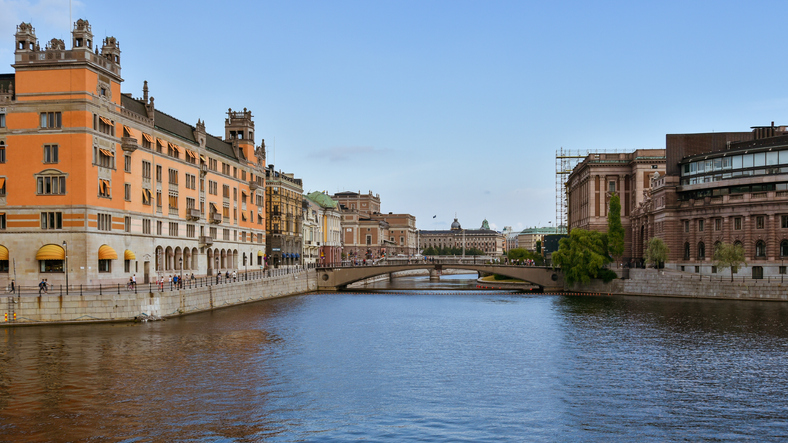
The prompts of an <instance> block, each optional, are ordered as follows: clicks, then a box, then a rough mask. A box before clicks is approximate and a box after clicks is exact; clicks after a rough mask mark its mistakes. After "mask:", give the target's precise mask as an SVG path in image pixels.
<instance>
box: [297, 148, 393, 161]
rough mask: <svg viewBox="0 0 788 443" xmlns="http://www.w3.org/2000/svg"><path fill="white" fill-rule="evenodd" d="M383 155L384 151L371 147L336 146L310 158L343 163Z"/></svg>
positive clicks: (316, 153) (318, 152)
mask: <svg viewBox="0 0 788 443" xmlns="http://www.w3.org/2000/svg"><path fill="white" fill-rule="evenodd" d="M383 153H385V150H383V149H375V148H373V147H372V146H337V147H334V148H327V149H322V150H320V151H317V152H315V153H314V154H313V155H312V156H313V157H316V158H322V159H327V160H328V161H331V162H344V161H349V160H368V159H369V158H370V157H374V156H379V155H381V154H383Z"/></svg>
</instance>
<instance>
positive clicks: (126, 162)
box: [123, 155, 131, 172]
mask: <svg viewBox="0 0 788 443" xmlns="http://www.w3.org/2000/svg"><path fill="white" fill-rule="evenodd" d="M123 170H124V171H126V172H131V156H130V155H124V156H123Z"/></svg>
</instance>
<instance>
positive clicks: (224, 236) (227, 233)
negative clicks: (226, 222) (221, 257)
mask: <svg viewBox="0 0 788 443" xmlns="http://www.w3.org/2000/svg"><path fill="white" fill-rule="evenodd" d="M222 239H223V240H230V230H229V229H222Z"/></svg>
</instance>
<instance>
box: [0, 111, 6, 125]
mask: <svg viewBox="0 0 788 443" xmlns="http://www.w3.org/2000/svg"><path fill="white" fill-rule="evenodd" d="M0 128H5V114H0Z"/></svg>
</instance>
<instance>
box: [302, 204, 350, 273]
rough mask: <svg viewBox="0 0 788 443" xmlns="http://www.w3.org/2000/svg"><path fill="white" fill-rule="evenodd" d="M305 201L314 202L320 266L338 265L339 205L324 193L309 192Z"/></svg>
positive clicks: (340, 233)
mask: <svg viewBox="0 0 788 443" xmlns="http://www.w3.org/2000/svg"><path fill="white" fill-rule="evenodd" d="M306 197H307V199H309V200H311V201H312V202H314V203H315V204H316V205H317V207H318V208H319V209H318V224H319V231H320V238H318V239H317V246H318V248H319V254H320V255H319V260H318V264H319V265H320V266H331V265H335V264H340V263H341V261H342V214H341V213H340V212H339V203H337V202H336V201H335V200H333V199H332V198H331V197H330V196H329V195H328V194H326V193H325V192H319V191H315V192H311V193H309V194H308V195H307V196H306Z"/></svg>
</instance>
